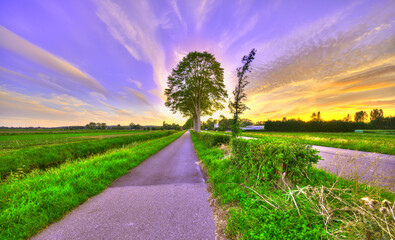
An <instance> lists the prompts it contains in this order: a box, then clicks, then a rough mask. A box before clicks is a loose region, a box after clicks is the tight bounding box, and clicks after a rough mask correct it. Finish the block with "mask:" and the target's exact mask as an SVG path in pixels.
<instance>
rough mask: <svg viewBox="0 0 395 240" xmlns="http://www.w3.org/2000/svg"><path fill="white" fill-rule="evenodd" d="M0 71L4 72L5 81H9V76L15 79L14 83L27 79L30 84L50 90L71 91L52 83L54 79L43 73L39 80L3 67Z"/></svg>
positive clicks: (39, 75)
mask: <svg viewBox="0 0 395 240" xmlns="http://www.w3.org/2000/svg"><path fill="white" fill-rule="evenodd" d="M0 71H1V72H2V74H1V76H2V77H3V79H7V75H8V76H12V77H13V78H12V80H13V81H15V80H16V81H19V80H20V79H25V80H28V81H29V82H32V83H35V84H38V85H40V86H42V87H45V88H49V89H52V90H56V91H59V92H64V93H70V90H68V89H66V88H64V87H62V86H60V85H59V84H57V83H56V82H55V81H51V80H52V79H50V78H49V77H48V76H46V75H44V74H42V73H39V74H37V78H34V77H28V76H26V75H24V74H22V73H19V72H15V71H12V70H10V69H7V68H3V67H0ZM15 77H16V78H15ZM14 79H15V80H14Z"/></svg>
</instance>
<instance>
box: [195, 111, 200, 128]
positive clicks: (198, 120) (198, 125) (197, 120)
mask: <svg viewBox="0 0 395 240" xmlns="http://www.w3.org/2000/svg"><path fill="white" fill-rule="evenodd" d="M196 115H197V116H196V128H197V130H195V131H196V132H200V113H198V114H196Z"/></svg>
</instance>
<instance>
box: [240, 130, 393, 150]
mask: <svg viewBox="0 0 395 240" xmlns="http://www.w3.org/2000/svg"><path fill="white" fill-rule="evenodd" d="M243 136H246V137H253V138H277V139H284V140H292V141H297V142H301V143H305V144H311V145H318V146H326V147H335V148H343V149H350V150H359V151H366V152H376V153H384V154H392V155H394V154H395V135H392V134H377V133H304V132H256V133H254V132H243Z"/></svg>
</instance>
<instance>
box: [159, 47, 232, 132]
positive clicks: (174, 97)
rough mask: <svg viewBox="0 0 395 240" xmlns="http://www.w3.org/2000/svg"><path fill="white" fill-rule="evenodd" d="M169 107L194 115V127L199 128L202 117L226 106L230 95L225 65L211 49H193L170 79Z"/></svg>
mask: <svg viewBox="0 0 395 240" xmlns="http://www.w3.org/2000/svg"><path fill="white" fill-rule="evenodd" d="M167 85H168V88H166V89H165V95H166V96H167V100H166V102H165V105H166V107H168V108H170V110H171V111H172V112H174V113H175V112H177V111H178V112H180V113H181V114H182V115H183V116H184V117H190V118H192V119H193V130H194V131H197V132H199V131H200V117H201V116H205V115H211V114H213V113H214V112H215V111H217V110H220V109H223V108H224V106H223V102H224V101H225V99H226V98H227V97H228V95H227V93H226V90H225V85H224V69H223V68H221V64H220V63H219V62H217V61H216V60H215V58H214V56H213V55H212V54H210V53H208V52H190V53H189V54H188V55H187V56H185V57H184V58H183V59H182V61H181V62H179V63H178V65H177V67H176V68H174V69H173V70H172V73H171V74H170V76H169V77H168V79H167Z"/></svg>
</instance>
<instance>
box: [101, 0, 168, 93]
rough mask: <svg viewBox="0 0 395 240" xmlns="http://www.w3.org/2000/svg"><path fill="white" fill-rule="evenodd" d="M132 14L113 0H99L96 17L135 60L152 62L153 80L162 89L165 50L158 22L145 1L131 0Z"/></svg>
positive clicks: (164, 70) (164, 76) (165, 74)
mask: <svg viewBox="0 0 395 240" xmlns="http://www.w3.org/2000/svg"><path fill="white" fill-rule="evenodd" d="M130 4H131V5H130V6H128V7H130V9H131V11H132V13H131V14H126V13H125V12H124V10H123V9H122V7H121V6H119V5H118V4H116V3H115V2H111V1H97V11H96V14H97V16H98V17H99V18H100V19H101V20H102V21H103V23H105V24H106V26H107V29H108V31H109V32H110V34H111V35H112V36H113V37H114V38H115V39H116V40H118V41H119V43H120V44H122V46H123V47H125V49H126V50H127V51H128V52H129V53H130V55H131V56H132V57H134V58H135V59H136V60H141V61H145V62H149V63H150V64H151V65H152V68H153V70H154V81H155V83H156V85H157V88H158V89H159V90H160V92H163V89H164V82H163V79H164V78H166V76H167V71H166V68H165V53H164V51H163V47H162V45H161V43H160V41H159V40H158V39H157V36H156V30H157V27H158V25H159V23H158V21H157V20H156V16H155V15H153V13H152V9H151V8H150V6H149V3H148V2H146V1H133V2H130Z"/></svg>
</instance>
